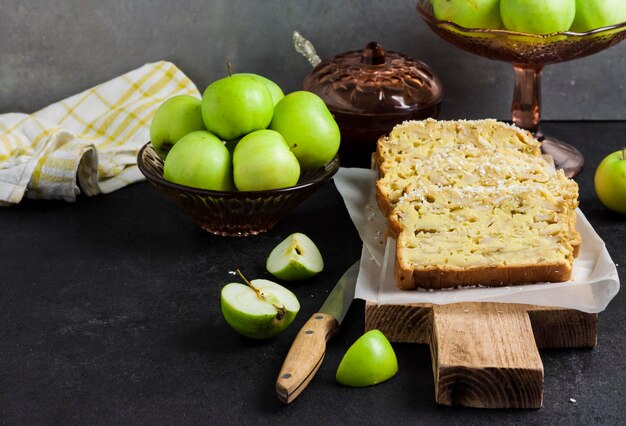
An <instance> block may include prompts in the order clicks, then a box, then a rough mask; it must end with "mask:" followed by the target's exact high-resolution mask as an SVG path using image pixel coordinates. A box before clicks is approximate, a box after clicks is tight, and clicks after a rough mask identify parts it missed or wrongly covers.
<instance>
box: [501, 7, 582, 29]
mask: <svg viewBox="0 0 626 426" xmlns="http://www.w3.org/2000/svg"><path fill="white" fill-rule="evenodd" d="M575 14H576V0H501V1H500V15H501V16H502V22H504V27H505V28H506V29H507V30H511V31H517V32H522V33H532V34H550V33H556V32H561V31H567V30H569V28H570V26H571V25H572V22H573V21H574V15H575Z"/></svg>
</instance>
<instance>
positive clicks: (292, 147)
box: [289, 143, 298, 151]
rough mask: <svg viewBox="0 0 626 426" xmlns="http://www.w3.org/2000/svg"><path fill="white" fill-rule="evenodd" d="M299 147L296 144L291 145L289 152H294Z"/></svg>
mask: <svg viewBox="0 0 626 426" xmlns="http://www.w3.org/2000/svg"><path fill="white" fill-rule="evenodd" d="M297 146H298V144H296V143H294V144H293V145H291V148H289V151H293V149H294V148H295V147H297Z"/></svg>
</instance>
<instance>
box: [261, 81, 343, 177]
mask: <svg viewBox="0 0 626 426" xmlns="http://www.w3.org/2000/svg"><path fill="white" fill-rule="evenodd" d="M269 128H270V129H272V130H276V131H277V132H278V133H280V134H281V135H283V137H284V138H285V140H286V141H287V144H288V145H289V146H290V147H292V149H293V153H294V154H295V155H296V157H297V158H298V161H300V166H301V167H302V169H303V170H313V169H317V168H319V167H322V166H323V165H324V164H326V163H327V162H329V161H330V160H332V158H333V157H334V156H335V154H337V151H338V150H339V142H340V140H341V135H340V133H339V126H337V123H336V122H335V119H334V118H333V115H332V114H331V113H330V111H329V110H328V107H326V104H325V103H324V101H323V100H322V98H320V97H319V96H317V95H316V94H314V93H311V92H306V91H299V92H292V93H290V94H288V95H286V96H285V97H284V98H282V99H281V100H280V102H278V104H276V107H275V108H274V117H273V118H272V122H271V123H270V127H269Z"/></svg>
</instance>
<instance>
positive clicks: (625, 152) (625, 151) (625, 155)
mask: <svg viewBox="0 0 626 426" xmlns="http://www.w3.org/2000/svg"><path fill="white" fill-rule="evenodd" d="M622 160H626V146H625V147H624V148H622Z"/></svg>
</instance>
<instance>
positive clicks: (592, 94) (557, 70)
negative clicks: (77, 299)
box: [0, 0, 626, 120]
mask: <svg viewBox="0 0 626 426" xmlns="http://www.w3.org/2000/svg"><path fill="white" fill-rule="evenodd" d="M416 3H417V1H416V0H393V1H373V0H343V1H335V0H316V1H310V0H307V1H305V0H261V1H253V0H247V1H246V0H179V1H166V0H130V1H129V0H107V1H102V0H58V1H55V2H54V3H50V2H49V1H44V0H3V1H2V2H1V11H0V113H1V112H9V111H11V112H32V111H35V110H37V109H39V108H41V107H43V106H46V105H48V104H50V103H52V102H54V101H57V100H60V99H63V98H65V97H67V96H69V95H72V94H74V93H77V92H78V91H80V90H83V89H87V88H89V87H91V86H93V85H95V84H97V83H100V82H102V81H105V80H108V79H111V78H113V77H115V76H117V75H119V74H122V73H124V72H126V71H129V70H131V69H134V68H137V67H139V66H141V65H142V64H144V63H146V62H153V61H157V60H161V59H166V60H170V61H172V62H174V63H176V64H177V65H178V66H179V67H180V68H181V69H182V70H183V71H184V72H185V73H186V74H187V75H188V76H189V77H190V78H191V79H192V80H193V81H194V82H196V84H197V85H198V87H199V89H200V90H203V89H204V88H205V87H206V86H207V84H208V83H209V82H211V81H213V80H214V79H216V78H218V77H221V76H224V75H225V73H226V68H225V66H224V63H225V61H227V60H228V61H230V62H232V63H233V65H234V67H235V70H236V71H248V72H257V73H260V74H263V75H265V76H268V77H270V78H272V79H274V80H276V81H277V82H278V83H279V84H280V85H281V86H282V87H283V88H284V89H285V90H286V91H293V90H295V89H297V88H299V86H300V83H301V82H302V80H303V78H304V76H305V75H306V74H307V73H308V72H309V71H310V67H309V65H308V62H306V61H305V60H304V58H302V57H301V56H300V55H299V54H297V53H296V52H295V51H294V49H293V46H292V41H291V35H292V32H293V31H294V30H299V31H300V32H301V33H302V34H303V35H304V36H305V37H307V38H309V39H310V40H311V41H312V42H313V43H314V45H315V46H316V48H317V51H318V53H319V54H320V56H321V57H322V58H324V57H328V56H332V55H334V54H337V53H340V52H344V51H348V50H355V49H361V48H362V47H363V46H364V45H365V44H366V43H367V42H369V41H371V40H376V41H378V42H380V43H382V44H383V45H384V46H385V47H386V48H387V49H388V50H398V51H402V52H405V53H407V54H409V55H411V56H413V57H415V58H416V59H421V60H423V61H425V62H427V63H428V64H429V65H431V66H432V68H433V69H434V70H435V72H436V73H437V74H439V75H440V77H441V79H442V80H443V83H444V85H445V88H446V98H445V101H444V104H443V111H442V117H444V118H485V117H494V118H500V119H508V118H510V115H509V110H510V103H511V96H512V91H513V71H512V69H511V66H510V65H509V64H507V63H503V62H496V61H491V60H488V59H483V58H480V57H477V56H474V55H471V54H469V53H465V52H463V51H461V50H459V49H457V48H455V47H453V46H451V45H448V44H447V43H446V42H444V41H443V40H441V39H439V38H438V37H437V36H436V35H434V34H432V33H431V32H430V30H429V29H428V28H427V27H426V25H425V24H424V23H423V22H422V20H421V18H420V17H419V16H418V14H417V12H416V10H415V5H416ZM625 53H626V43H622V44H621V45H618V46H616V47H614V48H612V49H609V50H607V51H604V52H602V53H599V54H596V55H594V56H591V57H588V58H583V59H579V60H576V61H572V62H569V63H563V64H557V65H551V66H548V67H547V68H546V69H545V71H544V79H543V100H544V103H543V116H544V119H554V120H570V119H589V120H596V119H605V120H614V119H624V118H626V102H625V99H626V81H625V79H624V71H625V70H626V55H625Z"/></svg>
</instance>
